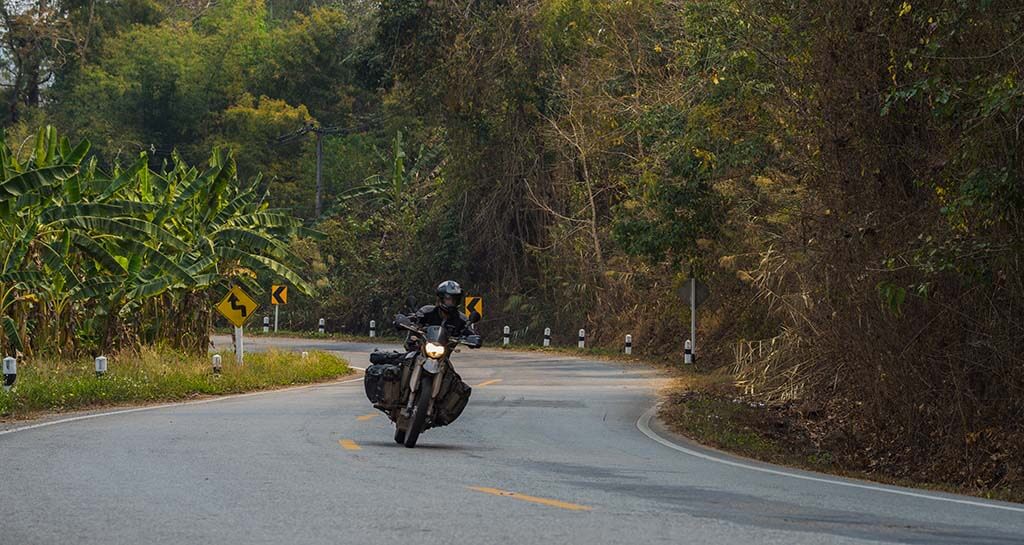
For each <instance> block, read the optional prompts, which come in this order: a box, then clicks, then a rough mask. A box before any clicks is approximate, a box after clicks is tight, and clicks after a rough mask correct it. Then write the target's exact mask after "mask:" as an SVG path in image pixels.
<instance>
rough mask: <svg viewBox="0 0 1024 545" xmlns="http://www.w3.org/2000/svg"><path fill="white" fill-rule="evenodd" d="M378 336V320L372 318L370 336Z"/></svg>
mask: <svg viewBox="0 0 1024 545" xmlns="http://www.w3.org/2000/svg"><path fill="white" fill-rule="evenodd" d="M376 336H377V320H370V338H371V339H372V338H374V337H376Z"/></svg>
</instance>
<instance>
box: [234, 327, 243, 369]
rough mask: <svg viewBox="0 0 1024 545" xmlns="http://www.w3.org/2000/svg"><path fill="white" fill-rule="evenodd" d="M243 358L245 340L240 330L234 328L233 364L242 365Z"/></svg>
mask: <svg viewBox="0 0 1024 545" xmlns="http://www.w3.org/2000/svg"><path fill="white" fill-rule="evenodd" d="M243 358H245V340H244V339H243V331H242V328H240V327H236V328H235V363H237V364H238V365H242V359H243Z"/></svg>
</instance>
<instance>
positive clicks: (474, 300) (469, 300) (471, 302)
mask: <svg viewBox="0 0 1024 545" xmlns="http://www.w3.org/2000/svg"><path fill="white" fill-rule="evenodd" d="M474 311H475V312H476V313H477V314H479V315H480V317H481V318H482V317H483V315H484V298H483V297H479V296H473V295H467V296H466V315H467V316H469V315H470V314H472V313H473V312H474Z"/></svg>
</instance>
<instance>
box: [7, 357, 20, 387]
mask: <svg viewBox="0 0 1024 545" xmlns="http://www.w3.org/2000/svg"><path fill="white" fill-rule="evenodd" d="M16 380H18V360H16V359H14V358H12V357H10V356H7V357H6V358H4V390H7V391H10V389H11V388H13V387H14V381H16Z"/></svg>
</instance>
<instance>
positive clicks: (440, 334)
mask: <svg viewBox="0 0 1024 545" xmlns="http://www.w3.org/2000/svg"><path fill="white" fill-rule="evenodd" d="M423 338H424V339H426V341H427V342H429V343H434V344H439V345H441V346H447V345H448V330H446V329H445V328H443V327H441V326H439V325H432V326H430V327H428V328H427V330H426V331H424V332H423Z"/></svg>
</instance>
